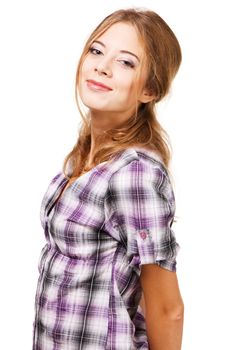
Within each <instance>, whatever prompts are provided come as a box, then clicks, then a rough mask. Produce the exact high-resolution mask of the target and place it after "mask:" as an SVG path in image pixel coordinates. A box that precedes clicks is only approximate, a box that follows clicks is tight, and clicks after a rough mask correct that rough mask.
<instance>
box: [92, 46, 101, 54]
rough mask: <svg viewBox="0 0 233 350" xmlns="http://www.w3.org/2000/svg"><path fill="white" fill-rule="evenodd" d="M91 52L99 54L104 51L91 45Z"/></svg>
mask: <svg viewBox="0 0 233 350" xmlns="http://www.w3.org/2000/svg"><path fill="white" fill-rule="evenodd" d="M89 52H91V53H93V55H99V54H101V53H102V52H101V51H100V50H98V49H95V48H94V47H90V48H89Z"/></svg>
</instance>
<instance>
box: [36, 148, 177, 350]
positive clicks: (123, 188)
mask: <svg viewBox="0 0 233 350" xmlns="http://www.w3.org/2000/svg"><path fill="white" fill-rule="evenodd" d="M66 183H67V179H66V178H65V176H64V174H63V173H62V172H59V173H58V174H57V175H56V176H55V177H54V178H53V179H52V181H51V182H50V184H49V186H48V189H47V191H46V193H45V195H44V197H43V200H42V204H41V212H40V218H41V224H42V227H43V229H44V234H45V238H46V242H47V243H46V245H45V246H44V247H43V249H42V250H41V253H40V257H39V262H38V270H39V278H38V283H37V289H36V296H35V320H34V323H33V350H81V349H84V350H100V349H101V350H103V349H106V350H110V349H111V350H133V349H141V350H146V349H147V350H148V349H149V346H148V341H147V336H146V328H145V318H144V315H143V311H142V309H141V308H140V306H139V301H140V298H141V292H142V291H141V287H140V283H139V277H140V271H141V265H142V264H151V263H155V264H158V265H160V266H161V267H163V268H165V269H168V270H170V271H176V255H177V253H178V251H179V249H180V246H179V244H178V243H177V242H176V240H175V235H174V232H173V231H172V229H171V225H172V221H173V217H174V214H175V197H174V193H173V190H172V185H171V183H170V180H169V177H168V174H167V172H166V169H165V167H164V166H163V163H162V161H161V160H160V158H159V157H158V156H157V155H155V153H154V152H152V151H148V150H145V149H143V148H135V147H134V148H128V149H126V150H124V151H122V152H120V153H118V154H117V155H116V156H115V158H114V160H113V161H111V162H103V163H101V164H99V165H97V166H96V167H95V168H93V169H92V170H90V171H89V172H87V173H85V174H84V175H82V176H80V177H79V178H78V179H77V180H76V181H75V182H74V183H73V184H72V185H71V186H70V187H68V188H67V189H66V190H65V192H64V193H63V194H62V196H61V197H60V198H59V199H58V196H59V194H60V193H61V190H62V188H63V187H64V186H65V185H66ZM57 199H58V200H57Z"/></svg>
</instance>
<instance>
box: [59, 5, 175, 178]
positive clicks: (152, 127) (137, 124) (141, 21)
mask: <svg viewBox="0 0 233 350" xmlns="http://www.w3.org/2000/svg"><path fill="white" fill-rule="evenodd" d="M118 22H124V23H127V24H130V25H132V26H133V27H134V28H135V29H136V32H137V34H138V39H139V42H140V44H141V45H142V49H143V57H142V61H143V62H144V63H145V64H146V67H147V77H146V79H145V86H144V87H145V88H146V89H148V91H149V92H150V93H151V94H153V95H154V99H153V100H151V101H150V102H148V103H140V104H139V105H138V106H137V93H138V91H139V89H141V88H142V87H140V86H137V87H136V89H137V92H136V96H135V112H134V113H133V115H132V116H130V117H129V118H128V120H127V121H126V122H124V124H123V125H120V127H117V128H114V129H108V130H105V131H103V133H102V134H101V135H98V137H97V138H96V139H95V150H94V156H93V162H92V164H91V165H90V166H89V167H85V162H86V159H87V157H88V155H89V152H90V147H91V116H90V111H88V112H86V113H84V112H83V111H82V109H81V107H80V103H79V99H80V96H79V83H80V72H81V68H82V63H83V61H84V59H85V57H86V55H87V54H88V52H89V49H90V47H91V45H92V43H93V42H94V41H95V40H97V39H98V37H100V36H101V35H102V34H103V33H104V32H105V31H106V30H107V29H108V28H109V27H111V26H112V25H113V24H115V23H118ZM181 60H182V53H181V48H180V45H179V42H178V40H177V38H176V36H175V34H174V32H173V31H172V30H171V28H170V27H169V26H168V24H167V23H166V22H165V21H164V20H163V19H162V18H161V17H160V16H159V15H158V14H157V13H155V12H154V11H151V10H148V9H142V8H128V9H120V10H117V11H115V12H113V13H111V14H110V15H108V16H107V17H105V18H104V19H103V20H102V22H101V23H99V25H98V26H97V27H96V28H95V29H94V30H93V32H92V33H91V35H90V36H89V38H88V39H87V41H86V44H85V46H84V49H83V52H82V54H81V56H80V59H79V62H78V66H77V71H76V79H75V98H76V102H77V107H78V110H79V112H80V115H81V127H80V129H79V132H78V138H77V141H76V143H75V145H74V146H73V149H72V150H71V151H70V152H69V153H68V155H67V156H66V157H65V159H64V163H63V172H64V174H65V176H66V177H67V178H68V179H69V180H70V182H73V181H74V180H75V179H76V178H77V177H79V176H80V175H81V174H82V173H83V172H85V171H88V170H90V169H91V168H93V167H94V166H96V165H98V164H99V163H102V162H104V161H108V160H110V159H111V158H112V157H114V155H115V154H116V153H118V152H120V151H122V150H124V149H126V148H128V147H133V146H137V147H143V148H147V149H150V150H153V151H154V152H155V153H157V154H158V155H159V156H160V157H161V159H162V161H163V163H164V165H165V167H166V168H167V170H168V171H169V165H170V160H171V156H172V147H171V143H170V141H169V135H168V133H167V132H166V131H165V130H164V128H163V127H162V125H161V124H160V123H159V121H158V119H157V117H156V104H157V103H158V102H159V101H161V100H162V99H163V98H164V97H165V96H166V95H167V94H168V93H169V91H170V87H171V83H172V81H173V79H174V77H175V75H176V73H177V71H178V69H179V66H180V64H181ZM141 72H142V69H139V72H138V74H139V76H140V74H141ZM68 168H69V174H68V171H67V170H68Z"/></svg>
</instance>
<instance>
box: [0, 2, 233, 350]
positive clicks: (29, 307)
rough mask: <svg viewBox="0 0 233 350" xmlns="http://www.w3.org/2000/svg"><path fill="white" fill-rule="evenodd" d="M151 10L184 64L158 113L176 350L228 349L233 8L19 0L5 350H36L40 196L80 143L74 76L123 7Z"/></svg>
mask: <svg viewBox="0 0 233 350" xmlns="http://www.w3.org/2000/svg"><path fill="white" fill-rule="evenodd" d="M130 6H134V7H146V8H148V9H151V10H154V11H156V12H158V14H160V15H161V16H162V17H163V18H164V19H165V20H166V21H167V23H168V24H169V25H170V26H171V28H172V29H173V30H174V32H175V34H176V35H177V37H178V39H179V41H180V44H181V47H182V51H183V62H182V66H181V68H180V71H179V73H178V75H177V77H176V79H175V80H174V83H173V87H172V90H171V94H170V95H169V96H168V97H167V98H166V99H165V100H164V102H162V103H161V105H160V106H158V113H159V120H160V121H161V123H162V125H163V126H164V127H165V129H166V130H167V131H168V133H169V135H170V139H171V142H172V147H173V161H172V168H173V176H174V180H175V195H176V206H177V210H176V215H177V219H178V221H177V223H175V224H174V225H173V229H174V231H175V232H176V237H177V241H178V242H179V244H180V246H181V250H180V252H179V256H178V259H177V275H178V279H179V283H180V289H181V294H182V296H183V300H184V303H185V320H184V333H183V346H182V350H208V349H211V350H217V349H218V350H219V349H233V339H232V314H233V302H232V295H233V288H232V284H231V282H232V267H233V265H232V257H233V246H232V244H233V241H232V236H233V230H232V210H233V206H232V198H233V191H232V185H233V181H232V179H233V171H232V149H233V144H232V137H231V136H232V123H231V122H232V118H233V113H232V78H233V76H232V62H233V54H232V37H231V32H232V30H233V28H231V27H230V26H232V25H231V23H232V18H231V17H232V15H231V13H232V12H231V10H230V1H226V0H225V1H224V0H223V1H221V2H220V1H200V0H196V1H174V0H171V1H168V0H161V1H156V0H153V1H149V0H143V1H127V0H118V1H112V2H109V1H106V0H105V1H103V0H102V1H101V0H99V1H98V2H97V1H89V0H86V1H85V2H82V1H78V0H69V1H64V0H63V1H62V0H56V1H55V0H47V1H45V0H40V1H39V0H38V1H35V0H30V1H29V0H28V1H26V0H21V1H10V0H8V1H7V2H6V1H5V2H1V4H0V35H1V41H0V42H1V56H0V60H1V64H0V93H1V103H0V116H1V129H0V130H1V131H0V132H1V134H0V136H1V137H0V142H1V145H0V149H1V173H0V176H1V254H0V267H1V288H0V293H1V297H0V303H1V304H0V310H1V311H0V315H1V316H0V318H1V338H0V347H1V349H6V350H8V349H9V350H10V349H12V350H13V349H22V350H26V349H31V348H32V323H33V320H34V319H33V318H34V296H35V290H36V283H37V278H38V270H37V263H38V258H39V253H40V251H41V249H42V247H43V246H44V244H45V238H44V233H43V230H42V227H41V226H40V221H39V209H40V202H41V199H42V196H43V194H44V192H45V190H46V189H47V186H48V183H49V181H50V180H51V178H52V177H53V176H54V175H55V174H56V173H57V172H58V171H60V169H61V166H62V163H63V159H64V157H65V156H66V154H67V153H68V152H69V151H70V150H71V148H72V147H73V145H74V143H75V141H76V138H77V135H78V123H79V121H80V116H79V113H78V110H77V107H76V104H75V98H74V81H75V80H74V79H75V72H76V66H77V63H78V59H79V55H80V53H81V49H82V47H83V45H84V42H85V40H86V39H87V37H88V36H89V34H90V33H91V31H92V30H93V29H94V28H95V26H96V25H97V24H98V23H99V22H100V21H101V20H102V19H103V18H104V17H105V16H107V15H108V14H110V13H111V12H113V11H114V10H117V9H119V8H125V7H130Z"/></svg>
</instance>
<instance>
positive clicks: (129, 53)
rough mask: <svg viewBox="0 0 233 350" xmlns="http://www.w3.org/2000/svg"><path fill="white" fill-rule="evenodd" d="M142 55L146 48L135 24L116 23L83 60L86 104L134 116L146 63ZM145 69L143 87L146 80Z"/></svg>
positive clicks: (82, 98)
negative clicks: (139, 76)
mask: <svg viewBox="0 0 233 350" xmlns="http://www.w3.org/2000/svg"><path fill="white" fill-rule="evenodd" d="M141 57H142V48H141V45H140V42H139V40H138V36H137V32H136V30H135V29H134V27H133V26H132V25H130V24H127V23H124V22H119V23H115V24H113V25H112V26H111V27H110V28H109V29H108V30H107V31H106V32H105V33H103V34H102V35H101V36H100V37H98V39H97V40H96V41H94V42H93V43H92V45H91V46H90V48H89V52H88V54H87V56H86V57H85V59H84V61H83V65H82V68H81V72H80V73H81V74H80V85H79V92H80V97H81V100H82V102H83V103H84V105H86V106H87V107H89V108H90V109H91V110H96V111H102V112H114V113H115V112H124V113H125V114H128V116H131V113H132V112H133V111H134V110H135V95H136V81H135V78H136V72H138V71H139V69H140V67H141V65H142V60H141ZM143 72H144V74H142V78H141V81H140V82H139V84H140V85H139V86H140V87H143V84H144V80H145V71H143ZM90 80H91V81H95V82H97V83H101V84H104V85H106V86H107V87H108V88H103V87H100V86H98V85H95V84H93V82H91V81H90ZM139 98H140V97H139Z"/></svg>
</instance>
